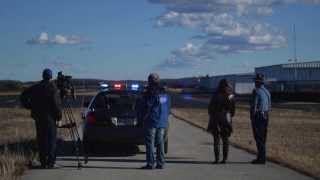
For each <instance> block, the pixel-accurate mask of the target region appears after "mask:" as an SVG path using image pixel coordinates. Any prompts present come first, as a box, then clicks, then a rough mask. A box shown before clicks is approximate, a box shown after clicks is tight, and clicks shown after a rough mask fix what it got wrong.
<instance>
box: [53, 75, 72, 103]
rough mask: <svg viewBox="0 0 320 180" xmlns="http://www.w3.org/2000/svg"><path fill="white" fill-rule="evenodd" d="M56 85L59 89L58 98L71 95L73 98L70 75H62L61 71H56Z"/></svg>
mask: <svg viewBox="0 0 320 180" xmlns="http://www.w3.org/2000/svg"><path fill="white" fill-rule="evenodd" d="M57 87H58V89H59V91H60V98H61V99H62V100H63V99H64V98H65V97H68V96H71V97H72V98H73V99H75V92H74V87H73V84H72V76H67V75H63V74H62V71H60V72H58V77H57Z"/></svg>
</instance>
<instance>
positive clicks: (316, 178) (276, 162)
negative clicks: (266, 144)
mask: <svg viewBox="0 0 320 180" xmlns="http://www.w3.org/2000/svg"><path fill="white" fill-rule="evenodd" d="M170 114H171V115H172V116H173V117H174V118H176V119H178V120H180V121H183V122H185V123H187V124H189V125H191V126H194V127H196V128H199V129H201V130H203V131H205V132H206V133H209V132H207V130H206V128H204V127H202V126H200V125H198V124H196V123H193V122H192V121H189V120H188V119H185V118H183V117H181V116H178V115H176V114H174V113H173V112H171V113H170ZM230 145H231V146H233V147H234V148H237V149H241V150H243V151H245V152H247V153H250V154H256V152H254V151H253V150H251V149H249V148H246V147H244V146H241V145H239V144H236V143H233V142H230ZM267 160H268V161H270V162H273V163H275V164H278V165H280V166H282V167H286V168H289V169H291V170H294V171H296V172H298V173H300V174H303V175H305V176H308V177H310V178H313V179H315V180H320V177H316V176H314V175H313V174H311V173H309V172H306V171H304V170H301V169H299V168H297V167H294V166H292V165H290V164H288V163H285V162H281V161H279V160H277V159H275V158H272V157H267Z"/></svg>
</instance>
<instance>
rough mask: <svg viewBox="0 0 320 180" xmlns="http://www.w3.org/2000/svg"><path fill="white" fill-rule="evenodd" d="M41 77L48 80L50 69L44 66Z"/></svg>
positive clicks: (50, 76) (50, 74)
mask: <svg viewBox="0 0 320 180" xmlns="http://www.w3.org/2000/svg"><path fill="white" fill-rule="evenodd" d="M42 78H43V79H45V80H49V79H51V78H52V71H51V69H49V68H46V69H44V70H43V71H42Z"/></svg>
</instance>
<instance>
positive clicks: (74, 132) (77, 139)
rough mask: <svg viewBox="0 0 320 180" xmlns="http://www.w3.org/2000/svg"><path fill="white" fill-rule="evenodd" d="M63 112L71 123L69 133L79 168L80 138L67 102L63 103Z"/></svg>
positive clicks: (80, 165)
mask: <svg viewBox="0 0 320 180" xmlns="http://www.w3.org/2000/svg"><path fill="white" fill-rule="evenodd" d="M64 114H65V117H66V120H67V121H68V123H69V124H71V127H70V128H69V133H70V137H71V139H72V141H73V145H74V151H75V154H76V156H77V161H78V169H80V168H81V167H82V164H81V160H80V147H81V139H80V135H79V132H78V129H77V125H76V123H75V120H74V116H73V113H72V109H71V106H70V104H69V103H67V102H66V103H65V108H64Z"/></svg>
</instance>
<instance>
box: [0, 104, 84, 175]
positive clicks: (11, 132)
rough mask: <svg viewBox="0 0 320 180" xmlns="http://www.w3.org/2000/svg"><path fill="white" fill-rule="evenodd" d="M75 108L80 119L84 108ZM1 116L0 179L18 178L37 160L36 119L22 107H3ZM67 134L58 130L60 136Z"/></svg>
mask: <svg viewBox="0 0 320 180" xmlns="http://www.w3.org/2000/svg"><path fill="white" fill-rule="evenodd" d="M73 110H74V115H75V118H76V119H77V120H79V121H80V120H81V111H82V108H77V109H73ZM0 117H1V120H0V179H4V180H12V179H18V178H19V176H20V175H21V174H22V173H23V172H24V170H26V169H27V168H28V165H30V164H31V162H34V161H37V153H36V152H37V151H36V149H37V147H36V143H35V125H34V121H33V119H32V118H31V117H30V112H29V111H28V110H26V109H23V108H20V107H9V108H6V107H2V108H0ZM63 121H65V120H64V119H63ZM67 135H68V132H67V131H66V130H65V129H59V130H58V137H65V136H67Z"/></svg>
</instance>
